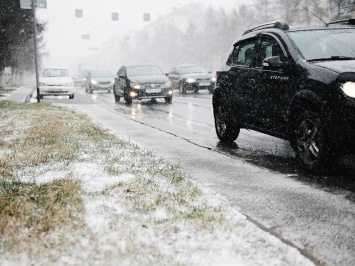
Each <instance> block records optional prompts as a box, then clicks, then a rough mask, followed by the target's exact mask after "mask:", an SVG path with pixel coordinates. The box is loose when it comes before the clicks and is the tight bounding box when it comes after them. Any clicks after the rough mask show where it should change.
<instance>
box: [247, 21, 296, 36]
mask: <svg viewBox="0 0 355 266" xmlns="http://www.w3.org/2000/svg"><path fill="white" fill-rule="evenodd" d="M269 28H276V29H281V30H288V29H289V28H290V27H289V26H288V24H287V23H284V22H279V21H274V22H269V23H265V24H261V25H258V26H255V27H253V28H250V29H248V30H247V31H246V32H244V33H243V35H244V34H247V33H249V32H252V31H255V30H261V29H269Z"/></svg>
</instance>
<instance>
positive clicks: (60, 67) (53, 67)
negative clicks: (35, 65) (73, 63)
mask: <svg viewBox="0 0 355 266" xmlns="http://www.w3.org/2000/svg"><path fill="white" fill-rule="evenodd" d="M43 69H66V70H68V68H67V67H62V66H51V67H44V68H43Z"/></svg>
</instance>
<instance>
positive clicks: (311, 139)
mask: <svg viewBox="0 0 355 266" xmlns="http://www.w3.org/2000/svg"><path fill="white" fill-rule="evenodd" d="M291 138H292V139H291V146H292V147H293V149H294V150H295V152H296V157H297V159H298V160H299V162H300V163H301V165H302V166H303V168H304V169H305V170H307V171H309V172H311V173H316V174H319V173H322V172H324V171H326V170H328V168H329V166H331V165H332V163H331V162H332V161H333V159H334V157H335V156H336V153H332V150H333V149H332V147H331V143H332V142H331V141H330V138H329V133H328V131H327V129H326V127H325V123H324V122H322V119H321V116H320V115H319V114H318V113H316V112H313V111H303V112H302V113H301V114H300V115H299V116H298V117H297V118H296V119H295V121H294V123H293V128H292V133H291Z"/></svg>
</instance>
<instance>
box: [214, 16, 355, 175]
mask: <svg viewBox="0 0 355 266" xmlns="http://www.w3.org/2000/svg"><path fill="white" fill-rule="evenodd" d="M212 102H213V113H214V119H215V129H216V133H217V136H218V138H219V139H220V140H221V141H223V142H233V141H235V140H236V139H237V138H238V135H239V133H240V129H241V128H247V129H252V130H256V131H259V132H263V133H266V134H269V135H272V136H276V137H279V138H283V139H286V140H289V141H290V143H291V146H292V147H293V149H294V150H295V153H296V156H297V158H298V159H299V161H300V163H301V164H302V165H303V167H304V168H305V169H306V170H309V171H311V172H315V173H320V172H324V171H327V170H329V169H328V168H330V167H331V165H332V164H333V162H334V161H338V160H339V158H340V157H341V156H342V155H344V154H353V153H354V151H355V138H354V136H355V20H354V19H350V20H342V21H335V22H331V23H328V24H326V25H320V26H298V27H290V26H289V25H288V24H286V23H282V22H276V23H274V22H273V23H268V24H263V25H259V26H257V27H254V28H252V29H249V30H248V31H246V32H245V33H244V34H243V36H241V37H240V38H239V39H238V40H236V41H235V42H234V44H233V45H232V48H231V50H230V53H229V56H228V59H227V61H226V63H225V65H224V66H223V67H222V68H221V69H220V70H219V71H217V84H216V90H215V92H214V95H213V101H212Z"/></svg>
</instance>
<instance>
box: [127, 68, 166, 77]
mask: <svg viewBox="0 0 355 266" xmlns="http://www.w3.org/2000/svg"><path fill="white" fill-rule="evenodd" d="M127 75H128V76H146V75H164V73H163V72H162V71H161V70H160V68H159V67H157V66H130V67H127Z"/></svg>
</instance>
